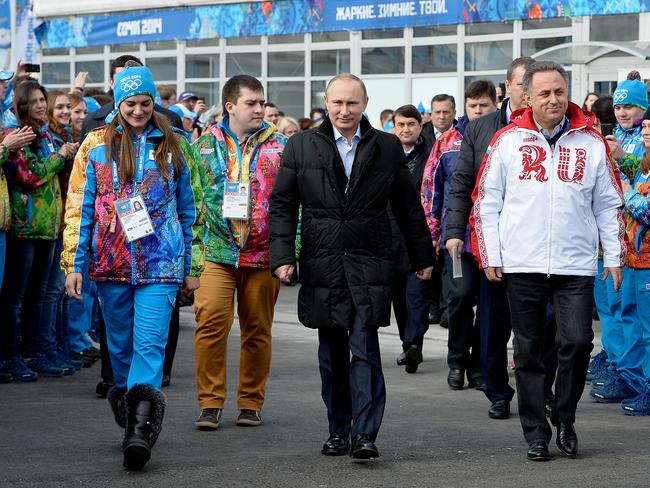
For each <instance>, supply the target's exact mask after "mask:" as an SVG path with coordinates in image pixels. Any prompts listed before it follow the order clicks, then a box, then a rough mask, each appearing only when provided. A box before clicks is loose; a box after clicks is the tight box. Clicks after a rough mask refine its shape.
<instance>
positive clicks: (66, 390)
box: [0, 287, 650, 488]
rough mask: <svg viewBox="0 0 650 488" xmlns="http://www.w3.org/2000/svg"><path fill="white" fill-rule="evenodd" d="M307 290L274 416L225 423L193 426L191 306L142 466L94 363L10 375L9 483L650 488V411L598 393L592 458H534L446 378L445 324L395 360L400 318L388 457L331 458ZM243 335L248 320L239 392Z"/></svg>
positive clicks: (279, 349) (279, 375)
mask: <svg viewBox="0 0 650 488" xmlns="http://www.w3.org/2000/svg"><path fill="white" fill-rule="evenodd" d="M296 293H297V289H296V288H286V287H284V288H283V290H282V293H281V296H280V302H279V304H278V309H277V313H276V322H275V325H274V327H275V329H274V336H275V337H274V352H273V366H272V374H271V379H270V381H269V384H268V391H267V398H268V400H267V405H266V407H265V409H264V411H263V418H264V424H263V425H262V426H261V427H258V428H242V427H236V426H235V417H236V411H235V402H234V400H233V398H232V397H231V398H229V399H228V402H227V404H226V410H225V413H224V421H223V424H222V428H221V429H220V430H219V431H217V432H199V431H196V430H194V426H193V422H194V419H195V417H196V415H197V413H198V408H197V406H196V401H195V388H194V379H193V378H194V375H193V367H194V365H193V346H192V329H193V315H192V313H191V312H190V311H189V310H188V309H184V311H183V313H182V315H181V321H182V329H181V339H180V342H179V347H178V353H177V356H176V357H177V359H176V364H175V369H174V375H173V378H172V385H171V386H170V387H169V388H167V389H166V390H165V393H166V394H167V398H168V403H169V406H168V415H167V417H166V419H165V424H164V428H163V432H162V434H161V436H160V439H159V441H158V444H157V445H156V447H155V449H154V452H153V458H152V461H151V462H150V463H149V464H148V466H147V467H146V468H145V470H144V471H143V472H141V473H130V472H127V471H124V470H123V469H122V467H121V453H120V441H121V438H122V433H121V432H120V430H119V428H118V427H117V426H116V425H115V424H114V423H113V421H112V418H111V415H110V410H109V407H108V404H107V403H106V401H105V400H99V399H96V398H95V397H94V387H95V383H96V382H97V380H98V374H99V366H98V365H95V366H94V367H92V368H90V369H85V370H82V371H81V372H79V373H77V374H76V375H75V376H73V377H71V378H66V379H49V380H40V381H38V382H36V383H33V384H10V385H0V439H1V441H0V487H14V486H21V487H37V486H38V487H53V486H92V487H103V486H111V487H113V486H155V487H159V486H161V487H162V486H173V487H175V488H179V487H185V486H217V487H247V486H255V487H301V488H302V487H305V488H307V487H316V488H321V487H323V488H325V487H357V486H371V487H436V486H441V487H481V488H485V487H490V486H544V487H550V486H589V487H601V486H603V487H605V486H606V487H618V486H621V487H622V486H625V487H631V486H644V487H646V486H648V483H649V481H648V479H649V478H650V468H649V466H650V418H647V417H645V418H632V417H626V416H624V415H622V414H621V413H620V411H619V406H618V405H598V404H595V403H592V402H591V401H590V400H589V399H588V395H585V398H583V401H582V402H581V404H580V409H579V412H578V421H577V425H576V428H577V431H578V435H579V437H580V442H581V456H580V458H579V459H577V460H569V459H565V458H561V457H559V456H557V457H555V458H554V460H553V461H552V462H550V463H540V464H537V463H531V462H528V461H526V460H525V448H526V445H525V443H524V441H523V437H522V435H521V429H520V425H519V420H518V418H517V415H516V406H514V408H513V410H514V411H513V416H512V418H511V419H510V420H506V421H496V420H490V419H488V417H487V414H486V412H487V408H488V406H489V405H488V402H487V400H486V399H485V397H484V396H483V394H482V393H480V392H477V391H473V390H463V391H459V392H456V391H451V390H449V389H448V388H447V386H446V381H445V378H446V364H445V350H446V342H445V341H446V331H445V330H444V329H441V328H439V327H438V326H433V328H432V330H431V331H430V332H429V334H428V336H427V339H426V342H425V356H426V359H425V362H424V363H423V364H422V366H421V368H420V371H419V372H418V373H417V374H416V375H407V374H405V373H404V371H403V369H402V368H399V367H397V366H396V365H395V362H394V359H395V355H396V353H397V352H398V351H399V349H400V347H399V340H398V337H397V334H396V327H391V328H388V329H384V330H382V333H381V343H382V351H383V357H384V368H385V375H386V383H387V389H388V401H387V410H386V415H385V417H384V423H383V427H382V431H381V433H380V436H379V438H378V441H377V444H378V447H379V449H380V451H381V454H382V457H381V458H380V459H379V460H377V461H375V462H372V463H368V464H358V463H353V462H351V460H350V459H349V458H347V457H342V458H328V457H324V456H322V455H321V454H320V446H321V444H322V442H323V441H324V440H325V438H326V436H327V424H326V418H325V411H324V407H323V405H322V403H321V400H320V380H319V376H318V369H317V360H316V334H315V333H314V331H310V330H307V329H304V328H303V327H302V326H300V325H299V324H297V319H296V314H295V303H296ZM596 325H597V324H596ZM237 343H238V338H237V330H236V326H235V327H234V328H233V333H232V337H231V347H230V365H231V368H230V371H229V382H230V383H229V384H230V385H231V389H232V391H233V392H234V388H236V373H237V363H238V359H237V358H238V354H237ZM552 452H553V453H554V454H557V449H556V448H555V446H554V444H553V446H552Z"/></svg>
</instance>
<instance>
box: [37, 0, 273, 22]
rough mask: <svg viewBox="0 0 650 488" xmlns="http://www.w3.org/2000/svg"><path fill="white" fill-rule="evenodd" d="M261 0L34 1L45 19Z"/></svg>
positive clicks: (38, 11)
mask: <svg viewBox="0 0 650 488" xmlns="http://www.w3.org/2000/svg"><path fill="white" fill-rule="evenodd" d="M255 1H261V0H148V1H147V2H134V1H133V0H92V1H90V2H80V1H79V0H56V1H55V0H33V10H34V15H35V16H36V17H39V18H44V17H65V16H68V15H90V14H96V15H97V14H105V13H107V12H110V13H115V12H125V11H128V10H143V8H146V9H155V8H171V7H190V6H194V7H195V6H197V5H216V4H220V3H222V4H223V3H246V2H255Z"/></svg>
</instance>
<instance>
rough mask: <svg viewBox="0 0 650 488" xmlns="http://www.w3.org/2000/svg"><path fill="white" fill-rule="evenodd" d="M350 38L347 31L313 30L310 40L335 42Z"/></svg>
mask: <svg viewBox="0 0 650 488" xmlns="http://www.w3.org/2000/svg"><path fill="white" fill-rule="evenodd" d="M349 39H350V34H349V33H348V32H345V31H343V32H315V33H313V34H312V35H311V41H312V42H336V41H347V40H349Z"/></svg>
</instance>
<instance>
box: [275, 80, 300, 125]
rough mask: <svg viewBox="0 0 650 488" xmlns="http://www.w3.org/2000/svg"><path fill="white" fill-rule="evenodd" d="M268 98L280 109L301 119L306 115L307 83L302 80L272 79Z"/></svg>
mask: <svg viewBox="0 0 650 488" xmlns="http://www.w3.org/2000/svg"><path fill="white" fill-rule="evenodd" d="M268 85H269V86H268V93H267V95H266V99H267V100H268V101H269V102H272V103H275V104H276V105H277V106H278V107H279V108H280V111H282V112H284V113H285V114H286V115H289V116H290V117H294V118H295V119H299V118H300V117H304V115H305V84H304V83H303V82H302V81H270V82H269V84H268Z"/></svg>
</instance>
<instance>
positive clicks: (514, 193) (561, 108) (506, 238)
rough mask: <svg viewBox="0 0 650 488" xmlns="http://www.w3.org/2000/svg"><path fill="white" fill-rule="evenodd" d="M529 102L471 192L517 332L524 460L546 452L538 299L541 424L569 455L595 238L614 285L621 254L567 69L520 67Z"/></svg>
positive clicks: (613, 181) (610, 198)
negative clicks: (550, 348) (551, 370)
mask: <svg viewBox="0 0 650 488" xmlns="http://www.w3.org/2000/svg"><path fill="white" fill-rule="evenodd" d="M524 91H525V92H526V101H527V102H528V105H529V107H528V108H526V109H522V110H520V111H518V112H516V113H515V114H513V116H512V119H511V120H512V121H513V123H511V124H510V125H509V126H507V127H505V128H503V129H502V130H501V131H499V132H498V133H497V134H496V135H495V137H494V139H493V140H492V143H491V144H490V148H488V152H487V153H486V155H485V158H484V160H483V165H482V167H481V170H480V172H479V175H478V179H477V185H476V188H475V189H474V195H473V199H474V208H473V210H472V215H471V224H472V245H473V249H474V254H475V255H476V258H477V259H478V260H479V263H480V266H481V268H483V269H484V270H485V273H486V275H487V278H488V279H489V280H491V281H501V280H503V281H504V283H505V287H506V294H507V296H508V301H509V304H510V315H511V320H512V328H513V331H514V334H515V341H516V348H515V351H516V353H515V365H516V369H515V377H516V382H517V397H518V402H519V417H520V419H521V424H522V427H523V431H524V437H525V438H526V441H527V442H528V445H529V446H528V452H527V457H528V459H531V460H535V461H546V460H548V459H550V454H549V451H548V442H549V441H550V440H551V437H552V432H551V428H550V427H549V425H548V423H547V421H546V417H545V411H544V366H543V364H542V353H543V333H544V323H545V319H546V304H547V303H548V300H549V299H550V300H552V302H553V305H554V308H555V315H556V320H557V327H558V332H557V343H558V347H559V349H558V362H559V365H558V370H557V379H556V383H555V405H554V408H553V415H552V416H551V421H552V422H553V424H554V425H556V426H557V437H556V443H557V446H558V448H559V449H560V451H561V452H562V453H563V454H564V455H566V456H568V457H571V458H573V457H575V456H576V455H577V451H578V439H577V436H576V433H575V430H574V428H573V424H574V422H575V412H576V407H577V404H578V400H579V399H580V396H581V394H582V391H583V389H584V384H585V377H586V374H587V365H588V363H589V357H590V353H591V350H592V349H593V344H592V341H593V337H594V334H593V330H592V319H591V314H592V297H593V287H594V276H595V275H596V272H597V258H598V243H599V241H600V243H601V245H602V249H603V257H604V265H605V274H608V273H611V274H612V276H613V278H614V283H615V286H616V287H617V288H618V287H619V286H620V282H621V280H622V277H623V272H622V266H623V264H624V259H625V249H626V248H625V242H624V227H623V221H622V218H621V208H622V206H623V195H622V191H621V188H620V180H619V177H618V172H617V169H616V167H615V165H614V164H612V160H611V156H610V155H609V149H608V148H607V145H606V144H605V142H604V140H603V138H602V136H601V135H600V134H599V133H598V132H597V131H596V130H594V128H593V126H592V124H593V122H594V120H593V118H592V117H590V116H589V115H588V114H585V113H584V112H583V111H582V110H581V109H580V108H579V107H578V106H577V105H575V104H573V103H570V102H569V101H568V98H567V97H568V76H567V73H566V71H565V70H564V69H563V68H562V67H561V66H560V65H558V64H556V63H553V62H537V63H535V64H533V65H531V66H530V67H529V68H528V69H527V70H526V74H525V75H524Z"/></svg>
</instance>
